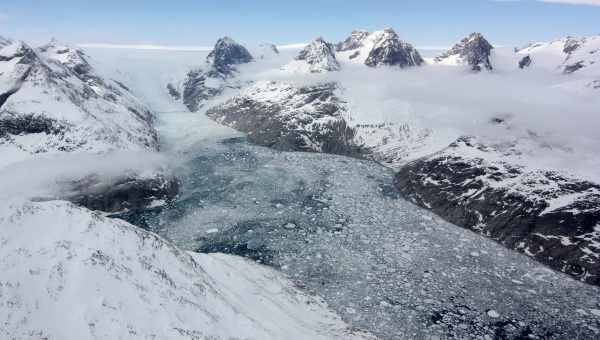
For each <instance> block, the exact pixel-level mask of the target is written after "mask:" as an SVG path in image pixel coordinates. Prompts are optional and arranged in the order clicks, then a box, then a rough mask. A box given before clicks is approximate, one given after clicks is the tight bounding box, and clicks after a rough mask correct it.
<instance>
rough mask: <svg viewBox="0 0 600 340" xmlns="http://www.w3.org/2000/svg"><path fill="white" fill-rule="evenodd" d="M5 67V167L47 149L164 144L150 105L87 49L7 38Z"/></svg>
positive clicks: (1, 99) (0, 141)
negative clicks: (99, 66) (103, 69)
mask: <svg viewBox="0 0 600 340" xmlns="http://www.w3.org/2000/svg"><path fill="white" fill-rule="evenodd" d="M0 67H1V68H2V69H3V72H2V73H0V153H2V154H3V155H4V157H2V161H0V166H2V165H5V164H9V163H11V162H14V161H19V160H24V159H27V158H29V157H31V155H33V154H39V153H44V152H73V151H85V152H106V151H111V150H156V149H157V148H158V137H157V133H156V131H155V130H154V127H153V119H154V116H153V114H152V113H151V112H150V110H149V108H148V107H147V106H145V105H144V104H143V103H141V102H140V101H139V100H138V99H137V98H136V97H135V96H134V95H133V94H132V93H131V92H129V90H128V89H127V88H126V87H124V86H122V85H121V84H120V83H118V82H116V81H112V80H106V79H104V78H103V77H101V76H100V75H99V74H97V73H96V72H95V70H94V68H93V67H92V65H91V64H90V63H89V62H88V59H87V56H86V55H85V54H84V53H83V52H82V51H80V50H78V49H74V48H71V47H68V46H66V45H62V44H59V43H58V42H56V41H52V42H51V43H49V44H47V45H45V46H42V47H40V48H38V49H37V50H34V49H32V48H31V47H29V46H28V45H26V44H25V43H22V42H13V41H10V40H8V39H3V40H2V41H1V43H0ZM32 136H35V138H32ZM8 155H11V156H12V158H11V157H8Z"/></svg>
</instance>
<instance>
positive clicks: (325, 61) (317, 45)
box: [284, 37, 341, 73]
mask: <svg viewBox="0 0 600 340" xmlns="http://www.w3.org/2000/svg"><path fill="white" fill-rule="evenodd" d="M340 68H341V66H340V63H339V62H338V60H337V58H336V57H335V47H334V46H333V45H332V44H330V43H328V42H326V41H325V40H323V38H321V37H319V38H316V39H315V40H313V41H312V42H311V43H310V44H309V45H308V46H306V47H305V48H304V49H303V50H302V51H300V53H299V54H298V56H297V57H296V59H295V60H294V61H292V62H290V63H289V64H287V65H286V66H284V70H286V71H289V72H297V73H322V72H332V71H339V70H340Z"/></svg>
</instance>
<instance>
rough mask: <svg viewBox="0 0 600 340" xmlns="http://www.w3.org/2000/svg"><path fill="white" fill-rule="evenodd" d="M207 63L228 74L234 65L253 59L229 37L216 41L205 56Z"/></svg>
mask: <svg viewBox="0 0 600 340" xmlns="http://www.w3.org/2000/svg"><path fill="white" fill-rule="evenodd" d="M206 60H207V62H208V63H210V64H212V66H213V67H214V68H215V69H216V70H217V71H218V72H220V73H222V74H230V73H231V72H232V67H233V66H234V65H239V64H246V63H249V62H251V61H253V60H254V58H253V57H252V55H251V54H250V52H248V50H247V49H246V48H245V47H244V46H242V45H240V44H238V43H237V42H235V41H234V40H233V39H231V38H230V37H223V38H221V39H219V40H218V41H217V43H216V44H215V47H214V49H213V50H212V51H211V52H210V54H209V55H208V56H207V57H206Z"/></svg>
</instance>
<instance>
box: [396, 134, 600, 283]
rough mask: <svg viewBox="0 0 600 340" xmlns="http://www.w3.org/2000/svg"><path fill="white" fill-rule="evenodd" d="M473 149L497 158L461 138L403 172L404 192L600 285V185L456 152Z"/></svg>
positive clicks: (398, 184)
mask: <svg viewBox="0 0 600 340" xmlns="http://www.w3.org/2000/svg"><path fill="white" fill-rule="evenodd" d="M465 148H466V149H470V148H471V149H476V150H478V151H483V152H494V150H492V149H491V148H490V147H489V146H486V145H483V144H480V143H478V142H476V141H475V140H473V139H471V138H466V137H465V138H461V139H459V140H457V141H456V142H455V143H453V144H452V145H451V146H450V147H449V148H448V149H447V150H444V151H442V152H440V153H438V154H436V155H433V156H431V157H426V158H423V159H421V160H418V161H415V162H413V163H411V164H409V165H408V166H406V167H404V168H403V169H401V170H400V172H399V173H398V174H397V176H396V179H395V185H396V187H397V188H398V189H399V190H400V191H401V192H402V193H403V195H404V196H405V197H406V198H407V199H409V200H411V201H413V202H414V203H416V204H418V205H421V206H423V207H427V208H429V209H431V210H432V211H434V212H435V213H437V214H438V215H440V216H442V217H443V218H444V219H446V220H448V221H449V222H452V223H454V224H456V225H459V226H462V227H465V228H468V229H471V230H473V231H475V232H478V233H481V234H483V235H486V236H488V237H491V238H492V239H494V240H496V241H498V242H500V243H501V244H503V245H504V246H506V247H508V248H510V249H514V250H517V251H520V252H523V253H525V254H527V255H529V256H531V257H533V258H535V259H536V260H538V261H540V262H542V263H545V264H547V265H549V266H550V267H552V268H554V269H556V270H558V271H561V272H564V273H566V274H569V275H571V276H573V277H575V278H577V279H579V280H581V281H584V282H588V283H591V284H595V285H600V185H598V184H595V183H591V182H587V181H584V180H579V179H576V178H570V177H568V176H564V175H561V174H560V173H556V172H553V171H542V172H536V173H528V172H526V171H525V170H523V169H522V168H520V167H517V166H513V165H511V164H508V163H502V164H498V163H489V162H487V161H486V160H485V159H482V158H477V157H475V158H472V157H465V156H461V155H463V154H465V153H464V152H462V151H456V150H457V149H465ZM455 151H456V152H455Z"/></svg>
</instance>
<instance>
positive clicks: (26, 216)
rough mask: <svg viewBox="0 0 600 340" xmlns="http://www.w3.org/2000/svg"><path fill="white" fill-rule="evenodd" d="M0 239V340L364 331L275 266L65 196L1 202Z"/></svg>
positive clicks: (327, 335)
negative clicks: (168, 237)
mask: <svg viewBox="0 0 600 340" xmlns="http://www.w3.org/2000/svg"><path fill="white" fill-rule="evenodd" d="M0 240H1V242H2V247H1V248H0V268H2V280H1V282H0V321H1V322H2V327H0V337H1V338H6V339H12V338H14V339H42V338H43V339H97V338H104V339H106V338H111V339H119V338H121V339H122V338H127V339H149V338H157V339H167V338H168V339H172V338H177V339H195V340H198V339H207V340H208V339H242V338H243V339H284V338H285V339H306V338H310V339H359V338H365V337H362V336H359V335H356V334H352V333H350V332H349V331H348V330H347V329H346V328H347V327H346V326H345V324H344V323H343V322H342V321H341V320H340V319H339V317H337V316H336V315H335V314H333V313H332V312H330V311H328V310H327V309H326V308H325V306H324V305H323V303H321V302H320V301H319V300H317V299H316V298H314V297H308V296H306V295H304V294H302V293H300V292H299V291H298V290H297V289H296V288H294V287H293V285H292V284H291V283H290V282H289V281H288V280H286V279H285V278H284V277H283V276H282V275H281V274H278V273H277V272H275V271H273V270H271V269H267V268H264V267H261V266H259V265H257V264H253V263H251V262H249V261H247V260H245V259H241V258H235V257H231V256H226V255H200V254H193V253H185V252H183V251H181V250H179V249H177V248H176V247H174V246H172V245H171V244H169V243H167V242H166V241H164V240H163V239H161V238H160V237H158V236H156V235H154V234H151V233H148V232H145V231H143V230H141V229H138V228H136V227H134V226H131V225H129V224H127V223H125V222H122V221H119V220H112V219H107V218H104V217H102V216H100V215H98V214H95V213H91V212H89V211H87V210H85V209H82V208H77V207H75V206H73V205H71V204H69V203H65V202H60V201H51V202H44V203H33V202H25V203H23V202H3V204H2V205H0Z"/></svg>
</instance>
